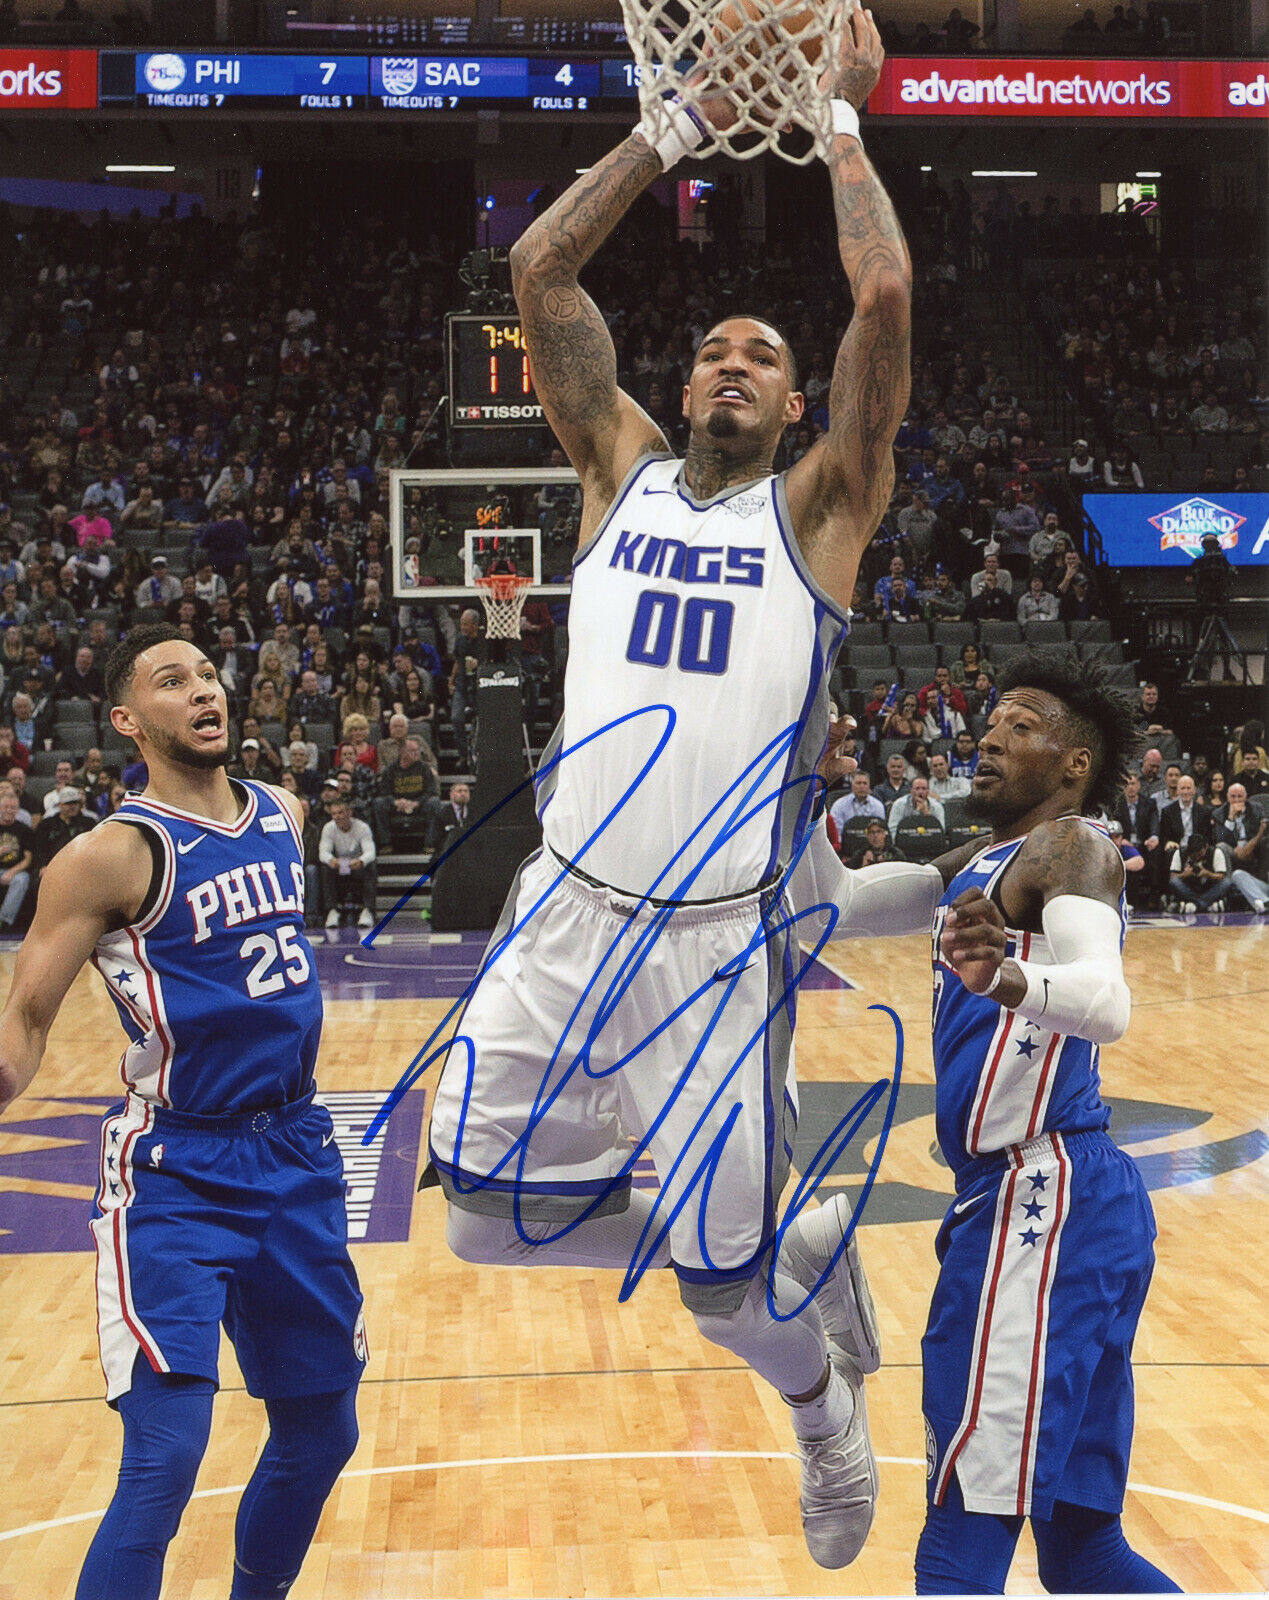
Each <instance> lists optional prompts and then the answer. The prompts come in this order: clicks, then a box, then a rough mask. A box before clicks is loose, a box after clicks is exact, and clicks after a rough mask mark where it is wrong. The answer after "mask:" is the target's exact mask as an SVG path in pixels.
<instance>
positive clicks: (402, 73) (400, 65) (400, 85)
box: [383, 56, 419, 94]
mask: <svg viewBox="0 0 1269 1600" xmlns="http://www.w3.org/2000/svg"><path fill="white" fill-rule="evenodd" d="M418 81H419V64H418V62H417V61H415V59H414V58H413V56H385V57H384V58H383V92H384V94H412V93H413V92H414V86H415V84H416V83H417V82H418Z"/></svg>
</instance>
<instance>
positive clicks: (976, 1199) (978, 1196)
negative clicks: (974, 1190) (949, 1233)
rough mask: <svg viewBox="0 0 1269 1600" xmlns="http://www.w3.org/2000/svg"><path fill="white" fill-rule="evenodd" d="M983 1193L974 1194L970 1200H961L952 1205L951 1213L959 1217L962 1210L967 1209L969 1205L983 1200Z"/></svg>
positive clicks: (984, 1196)
mask: <svg viewBox="0 0 1269 1600" xmlns="http://www.w3.org/2000/svg"><path fill="white" fill-rule="evenodd" d="M986 1198H987V1196H986V1195H985V1194H976V1195H975V1196H974V1197H973V1199H972V1200H962V1201H961V1203H960V1205H958V1206H953V1207H952V1214H953V1215H954V1216H957V1217H959V1216H960V1214H961V1212H962V1211H968V1210H969V1208H970V1206H976V1205H977V1204H978V1202H979V1201H980V1200H985V1199H986Z"/></svg>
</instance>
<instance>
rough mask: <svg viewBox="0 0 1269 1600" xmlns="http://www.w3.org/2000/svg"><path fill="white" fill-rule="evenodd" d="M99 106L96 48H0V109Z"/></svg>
mask: <svg viewBox="0 0 1269 1600" xmlns="http://www.w3.org/2000/svg"><path fill="white" fill-rule="evenodd" d="M96 106H97V52H96V51H95V50H0V112H4V111H35V110H39V111H44V110H61V111H65V110H70V111H93V110H95V109H96Z"/></svg>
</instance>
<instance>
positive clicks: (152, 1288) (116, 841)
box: [0, 624, 365, 1600]
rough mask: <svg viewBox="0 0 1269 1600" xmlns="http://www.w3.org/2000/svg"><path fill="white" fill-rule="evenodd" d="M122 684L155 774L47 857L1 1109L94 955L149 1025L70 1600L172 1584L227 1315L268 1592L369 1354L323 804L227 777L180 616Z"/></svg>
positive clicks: (134, 650) (337, 1460) (110, 984)
mask: <svg viewBox="0 0 1269 1600" xmlns="http://www.w3.org/2000/svg"><path fill="white" fill-rule="evenodd" d="M106 692H107V694H108V695H109V697H110V700H109V703H110V705H111V706H112V710H111V713H110V719H111V722H112V723H113V724H114V726H115V728H116V729H117V730H118V731H119V732H120V733H122V734H126V735H128V736H129V737H130V738H132V739H134V740H135V741H136V743H137V746H138V748H139V749H140V751H141V754H142V756H143V758H144V759H145V762H146V765H147V767H148V769H149V774H150V777H149V784H148V786H147V788H146V790H145V792H144V793H143V794H139V795H129V796H128V797H127V798H126V799H125V800H124V802H123V804H122V805H121V806H120V807H119V809H118V811H116V812H114V813H113V814H112V815H111V816H110V817H108V818H107V819H106V820H105V821H104V822H103V823H101V824H100V826H98V827H97V828H95V829H94V830H93V831H92V832H91V833H88V834H85V835H83V837H81V838H79V839H76V840H74V841H73V842H72V843H71V844H69V845H67V847H66V849H65V850H63V851H62V852H61V853H60V854H59V855H58V856H57V857H56V859H55V860H54V861H53V863H52V865H51V866H50V867H49V869H48V871H47V872H46V873H45V875H44V878H43V881H42V882H41V884H40V899H39V906H38V908H37V910H36V914H35V920H34V922H33V924H32V926H31V931H30V932H29V933H28V935H27V937H26V939H25V940H24V941H23V944H22V948H21V950H20V951H19V952H18V958H17V964H16V967H15V970H14V974H13V985H12V987H11V989H10V991H9V998H8V1002H7V1004H6V1006H5V1009H4V1012H3V1015H0V1108H2V1107H3V1106H5V1105H7V1104H8V1103H9V1102H10V1101H11V1100H12V1099H13V1098H14V1097H15V1096H16V1095H18V1094H21V1093H22V1091H23V1090H24V1089H25V1088H26V1087H27V1085H28V1084H29V1083H30V1082H31V1080H32V1078H33V1077H34V1076H35V1073H36V1071H37V1069H38V1067H39V1064H40V1059H41V1057H42V1056H43V1053H44V1048H45V1042H46V1040H47V1038H48V1031H49V1028H50V1026H51V1025H52V1022H53V1019H54V1017H55V1016H56V1015H57V1011H58V1008H59V1007H60V1005H61V1003H62V1000H63V999H64V998H65V995H66V991H67V990H68V989H69V988H70V985H71V983H72V981H73V980H74V978H75V975H76V973H78V971H79V970H80V968H81V967H82V966H83V965H84V963H85V962H86V961H91V962H92V963H93V965H94V966H95V967H96V968H97V970H98V972H100V974H101V976H102V979H103V980H104V982H105V984H106V988H107V990H108V991H109V993H110V998H111V999H112V1000H113V1001H114V1003H115V1006H116V1008H117V1010H118V1012H119V1020H120V1022H121V1023H122V1024H123V1028H124V1031H125V1032H126V1033H127V1035H128V1039H129V1041H130V1042H129V1044H128V1047H127V1048H126V1050H125V1051H124V1054H123V1060H122V1063H121V1071H122V1075H123V1082H124V1089H125V1091H126V1093H125V1099H124V1101H123V1103H122V1105H119V1106H116V1107H115V1108H114V1109H113V1110H112V1111H111V1112H110V1113H109V1114H108V1115H107V1117H106V1119H105V1122H104V1124H103V1126H102V1148H101V1183H100V1189H99V1192H98V1198H97V1215H96V1217H95V1219H94V1221H93V1223H92V1231H93V1235H94V1238H95V1240H96V1245H97V1319H98V1334H99V1338H100V1345H101V1361H102V1366H103V1368H104V1369H105V1375H106V1397H107V1399H108V1401H109V1402H110V1404H111V1405H112V1406H114V1407H116V1408H117V1409H118V1411H119V1414H120V1416H121V1417H122V1419H123V1462H122V1465H121V1467H120V1469H119V1486H118V1488H117V1489H116V1491H115V1495H114V1498H113V1499H112V1501H111V1503H110V1507H109V1509H108V1510H107V1512H106V1515H105V1517H104V1518H103V1519H102V1523H101V1526H100V1527H99V1529H98V1530H97V1534H96V1537H95V1538H94V1539H93V1542H92V1545H91V1547H90V1549H89V1551H88V1556H87V1559H86V1560H85V1563H84V1568H83V1571H82V1573H81V1574H80V1579H79V1586H78V1588H77V1590H76V1597H77V1600H157V1596H158V1593H159V1586H160V1584H161V1581H162V1577H163V1562H164V1558H165V1556H166V1553H167V1546H168V1544H169V1542H170V1541H171V1539H172V1537H173V1535H174V1534H175V1532H176V1529H177V1525H178V1524H179V1522H180V1519H181V1514H182V1512H183V1511H184V1509H185V1504H186V1502H187V1501H188V1499H189V1496H190V1494H191V1492H192V1490H193V1488H194V1479H195V1476H196V1475H197V1472H198V1466H199V1462H200V1461H201V1459H202V1456H203V1451H204V1450H205V1448H206V1446H207V1439H208V1434H209V1431H210V1428H211V1415H212V1398H213V1396H214V1394H215V1390H216V1379H217V1356H218V1353H219V1342H220V1326H221V1323H222V1322H223V1324H224V1326H225V1329H226V1331H227V1333H228V1334H229V1337H230V1339H231V1340H232V1341H233V1345H234V1349H235V1351H236V1352H237V1355H238V1361H239V1364H240V1365H241V1367H242V1371H243V1376H244V1377H245V1379H246V1382H247V1387H248V1389H249V1391H250V1392H251V1393H252V1394H254V1395H259V1396H263V1398H264V1401H265V1406H266V1408H267V1411H268V1415H269V1437H268V1440H267V1441H266V1443H265V1446H264V1450H263V1452H262V1454H261V1456H260V1460H259V1462H258V1463H257V1465H256V1469H255V1472H254V1473H253V1474H252V1477H251V1481H250V1482H249V1483H248V1485H247V1487H246V1490H245V1492H244V1494H243V1497H242V1503H241V1505H240V1507H239V1510H238V1521H237V1528H236V1537H235V1555H236V1560H235V1563H234V1577H233V1588H232V1590H231V1594H232V1596H233V1600H264V1597H265V1596H270V1597H272V1596H276V1595H279V1594H285V1593H286V1592H287V1591H288V1590H289V1589H290V1587H291V1585H292V1584H293V1583H294V1581H295V1579H296V1577H297V1575H298V1573H299V1570H300V1564H301V1562H302V1561H303V1559H304V1555H305V1552H306V1551H307V1550H308V1547H309V1544H310V1542H311V1540H312V1537H313V1531H314V1529H315V1528H316V1527H317V1519H318V1517H319V1515H320V1514H321V1509H322V1506H323V1504H324V1503H325V1501H326V1497H327V1495H328V1494H329V1493H330V1490H331V1486H332V1485H333V1484H334V1482H335V1479H336V1478H337V1477H338V1475H339V1472H340V1470H341V1468H342V1467H343V1465H344V1463H345V1462H346V1461H347V1460H348V1458H349V1456H350V1455H351V1454H352V1452H353V1449H354V1447H355V1445H356V1442H357V1416H356V1404H355V1401H356V1393H357V1384H358V1381H359V1380H360V1377H361V1373H362V1368H363V1366H364V1363H365V1336H364V1333H363V1332H362V1323H361V1294H360V1291H359V1290H358V1287H357V1278H356V1274H355V1272H354V1271H353V1266H352V1262H351V1261H350V1260H349V1257H348V1250H347V1245H346V1239H347V1219H346V1213H345V1209H344V1182H343V1163H342V1161H341V1158H340V1155H339V1150H338V1147H337V1146H336V1145H335V1144H334V1143H333V1142H332V1141H333V1137H334V1129H333V1127H332V1124H331V1118H330V1114H329V1112H327V1111H326V1110H325V1108H324V1107H322V1106H321V1105H318V1104H316V1103H315V1102H314V1099H313V1090H314V1083H313V1066H314V1063H315V1061H316V1058H317V1047H318V1042H319V1039H320V1036H321V1028H322V996H321V990H320V988H319V987H318V982H317V974H316V972H315V971H314V963H313V952H312V950H311V949H310V948H309V944H308V941H307V939H306V938H305V936H304V851H303V845H302V842H301V830H302V827H303V817H302V814H301V813H300V810H299V807H298V804H297V802H296V801H295V800H294V799H293V798H292V797H291V796H290V795H288V794H287V793H286V792H285V791H284V790H282V789H274V788H271V787H268V786H266V785H264V784H256V783H247V782H242V783H232V782H231V781H230V780H229V778H228V777H227V776H226V774H225V763H226V761H227V760H228V755H229V725H228V719H227V717H226V707H225V691H224V688H223V687H222V685H221V684H220V682H219V681H218V679H217V676H216V669H215V667H213V665H212V664H211V662H210V661H208V659H207V657H206V656H205V655H204V654H203V653H202V651H201V650H199V649H198V648H197V647H196V646H194V645H192V644H189V643H187V642H186V641H185V640H183V639H182V638H181V636H180V634H179V633H178V632H177V630H176V629H175V628H173V627H169V626H168V625H166V624H156V625H150V626H146V627H140V628H134V629H133V630H132V631H131V633H129V634H128V636H127V638H126V639H125V640H124V641H123V642H122V643H121V644H119V645H116V647H115V648H114V650H113V651H112V652H111V655H110V657H109V659H108V661H107V663H106Z"/></svg>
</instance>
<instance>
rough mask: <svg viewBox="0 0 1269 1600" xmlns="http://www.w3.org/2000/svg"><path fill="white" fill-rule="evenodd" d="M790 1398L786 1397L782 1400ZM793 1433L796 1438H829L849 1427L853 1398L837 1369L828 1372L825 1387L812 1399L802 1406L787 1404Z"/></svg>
mask: <svg viewBox="0 0 1269 1600" xmlns="http://www.w3.org/2000/svg"><path fill="white" fill-rule="evenodd" d="M784 1398H785V1399H786V1400H788V1399H789V1397H788V1395H785V1397H784ZM789 1409H790V1410H791V1411H792V1413H793V1431H794V1433H796V1434H797V1436H798V1438H799V1439H828V1438H830V1437H831V1436H832V1435H833V1434H835V1433H840V1432H841V1431H842V1429H843V1428H845V1427H848V1426H849V1425H850V1422H851V1419H852V1418H853V1417H854V1415H855V1396H854V1395H853V1394H852V1393H851V1388H850V1385H849V1384H848V1383H847V1382H846V1380H845V1378H843V1377H842V1375H841V1373H840V1372H838V1371H837V1370H836V1368H831V1369H830V1371H829V1378H828V1387H827V1388H826V1389H825V1390H824V1393H823V1394H822V1395H819V1396H818V1397H817V1398H816V1399H814V1400H806V1401H803V1402H802V1404H801V1405H796V1404H794V1402H793V1401H791V1400H790V1401H789Z"/></svg>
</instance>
